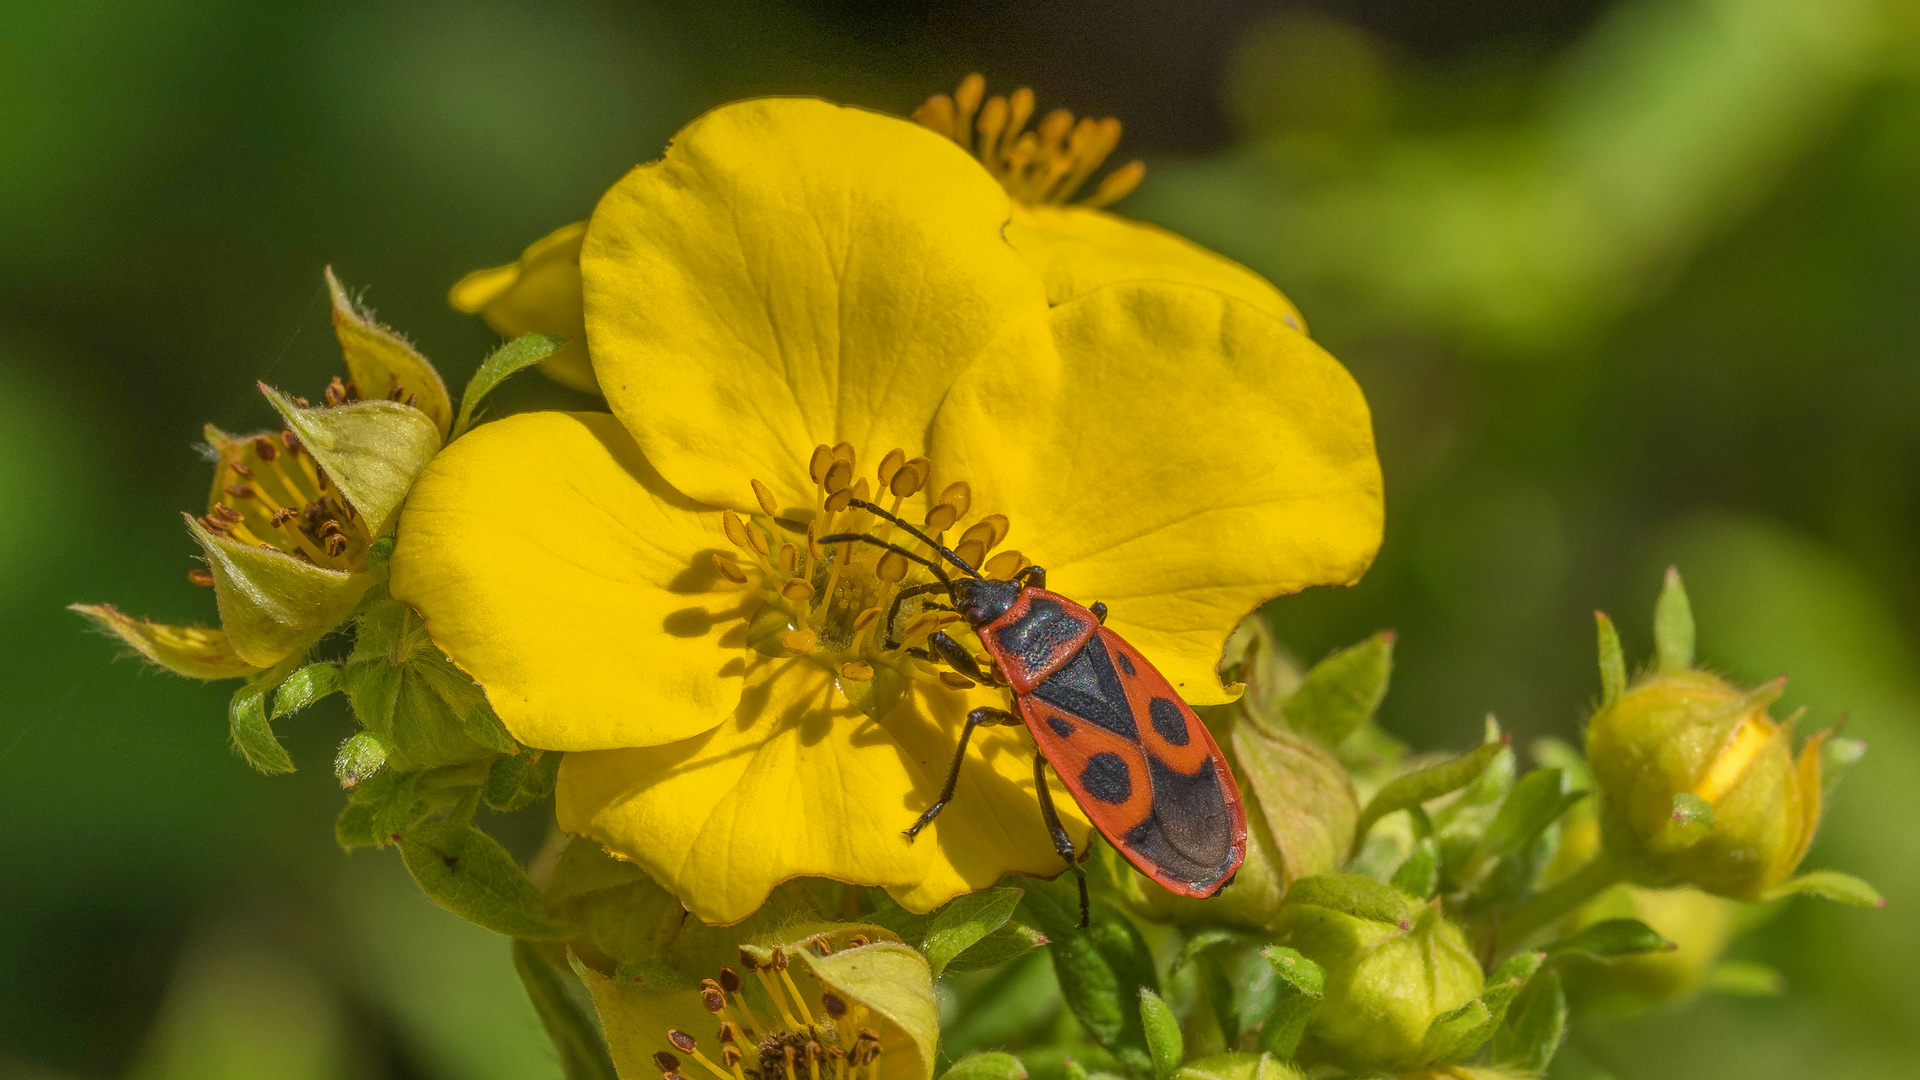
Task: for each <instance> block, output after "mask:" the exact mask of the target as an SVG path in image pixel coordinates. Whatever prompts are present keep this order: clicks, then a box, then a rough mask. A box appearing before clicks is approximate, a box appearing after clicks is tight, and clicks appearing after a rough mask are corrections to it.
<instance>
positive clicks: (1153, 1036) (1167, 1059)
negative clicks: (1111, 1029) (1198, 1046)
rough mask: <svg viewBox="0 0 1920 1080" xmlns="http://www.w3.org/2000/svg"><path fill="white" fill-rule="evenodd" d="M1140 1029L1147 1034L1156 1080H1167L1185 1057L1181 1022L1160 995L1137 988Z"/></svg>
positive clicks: (1185, 1045)
mask: <svg viewBox="0 0 1920 1080" xmlns="http://www.w3.org/2000/svg"><path fill="white" fill-rule="evenodd" d="M1140 1027H1141V1029H1142V1030H1144V1031H1145V1032H1146V1036H1147V1053H1148V1055H1149V1056H1150V1057H1151V1058H1152V1059H1153V1075H1154V1078H1155V1080H1167V1078H1168V1077H1170V1076H1172V1075H1173V1071H1174V1070H1175V1069H1178V1068H1179V1067H1180V1062H1181V1061H1182V1060H1184V1059H1185V1058H1186V1056H1187V1044H1186V1040H1185V1038H1183V1037H1182V1036H1181V1034H1180V1021H1179V1020H1177V1019H1175V1018H1174V1015H1173V1010H1172V1009H1170V1008H1168V1007H1167V1003H1166V1002H1165V1001H1162V1000H1161V999H1160V995H1159V994H1156V993H1154V992H1153V991H1152V990H1149V989H1148V988H1146V987H1144V986H1143V987H1141V988H1140Z"/></svg>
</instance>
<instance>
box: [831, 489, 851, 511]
mask: <svg viewBox="0 0 1920 1080" xmlns="http://www.w3.org/2000/svg"><path fill="white" fill-rule="evenodd" d="M853 496H854V490H853V489H852V488H841V489H840V490H839V491H836V492H834V493H833V494H831V495H829V496H827V510H828V512H829V513H834V514H837V513H839V512H840V511H842V510H845V509H846V508H847V504H848V503H850V502H852V501H853Z"/></svg>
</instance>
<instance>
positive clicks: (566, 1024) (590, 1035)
mask: <svg viewBox="0 0 1920 1080" xmlns="http://www.w3.org/2000/svg"><path fill="white" fill-rule="evenodd" d="M550 949H551V946H540V945H536V944H534V943H533V942H531V941H522V940H518V939H516V940H515V941H514V943H513V969H514V971H516V972H518V973H519V975H520V985H521V986H523V987H525V988H526V991H527V997H528V999H530V1000H531V1001H532V1002H533V1011H534V1012H535V1013H537V1014H539V1016H540V1023H541V1025H542V1026H543V1027H545V1028H546V1029H547V1038H548V1039H551V1040H552V1041H553V1048H554V1050H555V1052H556V1053H558V1054H559V1057H560V1072H561V1075H563V1076H565V1077H566V1080H618V1076H617V1074H616V1073H615V1072H614V1069H613V1058H612V1057H611V1056H610V1055H609V1054H608V1053H607V1044H606V1040H605V1039H603V1038H601V1036H600V1028H599V1027H598V1025H596V1024H595V1023H594V1022H593V1018H592V1017H591V1016H589V1015H587V1011H586V1010H585V1009H583V1008H581V1006H580V1002H578V1001H576V1000H574V997H573V995H572V994H569V993H568V992H567V987H566V981H567V980H569V979H572V978H574V975H573V972H572V971H571V970H570V969H566V968H563V967H561V965H559V964H558V963H555V962H554V960H553V958H552V956H551V953H550V952H549V950H550Z"/></svg>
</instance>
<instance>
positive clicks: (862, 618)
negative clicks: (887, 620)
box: [853, 607, 880, 634]
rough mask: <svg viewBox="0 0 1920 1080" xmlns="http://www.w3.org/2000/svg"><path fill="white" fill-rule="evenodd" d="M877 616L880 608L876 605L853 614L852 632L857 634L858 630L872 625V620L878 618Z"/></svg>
mask: <svg viewBox="0 0 1920 1080" xmlns="http://www.w3.org/2000/svg"><path fill="white" fill-rule="evenodd" d="M879 617H880V609H879V608H877V607H870V608H868V609H867V610H865V611H863V612H861V613H860V614H858V615H856V616H854V619H853V632H854V633H856V634H857V633H859V632H860V631H862V630H865V629H866V628H867V627H869V626H872V625H873V621H874V620H875V619H878V618H879Z"/></svg>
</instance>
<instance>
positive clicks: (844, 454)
mask: <svg viewBox="0 0 1920 1080" xmlns="http://www.w3.org/2000/svg"><path fill="white" fill-rule="evenodd" d="M833 460H835V461H844V462H846V463H847V464H849V465H852V464H853V463H854V457H853V444H852V443H850V442H839V443H834V444H833Z"/></svg>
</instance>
